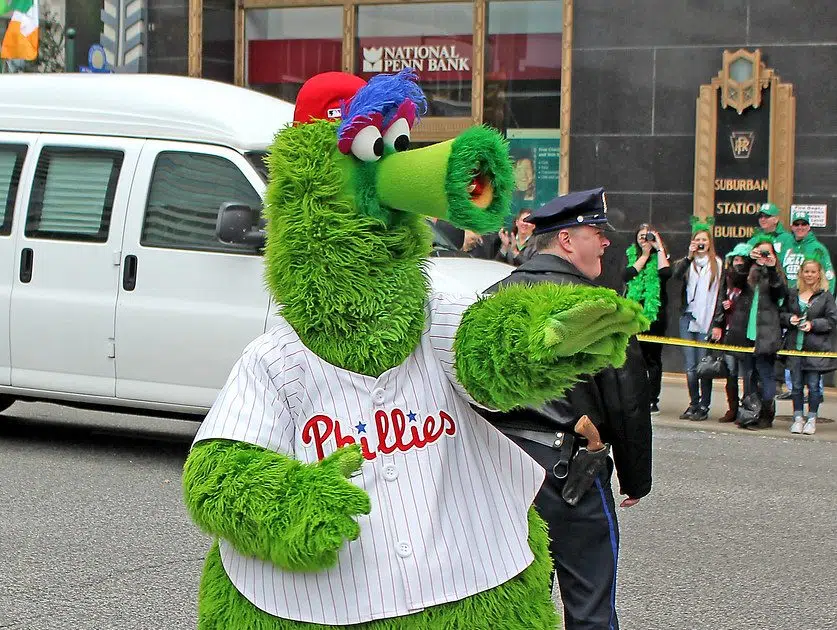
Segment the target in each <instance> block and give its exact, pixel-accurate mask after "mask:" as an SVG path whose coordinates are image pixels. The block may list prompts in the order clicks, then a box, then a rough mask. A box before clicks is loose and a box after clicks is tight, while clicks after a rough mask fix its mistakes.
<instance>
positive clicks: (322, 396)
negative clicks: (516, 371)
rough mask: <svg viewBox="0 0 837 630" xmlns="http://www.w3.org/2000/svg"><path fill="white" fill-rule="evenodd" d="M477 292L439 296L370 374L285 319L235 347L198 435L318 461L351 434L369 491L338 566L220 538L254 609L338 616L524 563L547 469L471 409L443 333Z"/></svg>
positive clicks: (461, 588)
mask: <svg viewBox="0 0 837 630" xmlns="http://www.w3.org/2000/svg"><path fill="white" fill-rule="evenodd" d="M475 299H476V297H474V298H453V297H450V296H435V297H434V298H433V299H432V300H431V301H430V304H429V307H428V318H427V324H426V326H425V330H424V332H423V335H422V338H421V343H420V345H419V347H418V348H416V350H415V351H414V352H413V354H412V355H410V357H409V358H408V359H407V360H406V361H405V362H404V363H403V364H402V365H400V366H398V367H395V368H393V369H391V370H388V371H387V372H384V373H383V374H381V376H380V377H378V378H373V377H368V376H363V375H360V374H355V373H352V372H349V371H347V370H343V369H340V368H337V367H335V366H333V365H330V364H329V363H327V362H326V361H323V360H322V359H320V358H318V357H317V356H316V355H315V354H314V353H312V352H311V351H310V350H308V349H307V348H306V347H305V346H304V345H303V344H302V342H301V341H300V339H299V337H298V336H297V334H296V333H295V332H294V329H293V328H292V327H291V326H290V325H289V324H288V323H287V322H285V321H284V320H280V323H279V324H278V325H277V326H276V327H275V328H274V329H273V330H271V331H270V332H268V333H266V334H265V335H263V336H261V337H260V338H258V339H257V340H256V341H254V342H253V343H252V344H250V346H248V348H247V349H246V350H245V351H244V354H243V356H242V357H241V359H240V360H239V361H238V363H237V364H236V366H235V367H234V368H233V370H232V373H231V375H230V377H229V379H228V381H227V384H226V385H225V386H224V389H223V390H222V392H221V393H220V395H219V397H218V399H217V401H216V403H215V404H214V406H213V407H212V409H211V411H210V412H209V415H208V416H207V417H206V419H205V420H204V422H203V424H202V425H201V427H200V429H199V431H198V434H197V436H196V437H195V441H196V442H197V441H199V440H206V439H211V438H225V439H231V440H238V441H242V442H248V443H251V444H256V445H259V446H262V447H264V448H267V449H272V450H274V451H278V452H280V453H284V454H287V455H289V456H292V457H295V458H296V459H298V460H300V461H303V462H316V461H317V460H319V459H322V458H323V457H326V456H328V455H329V454H330V453H332V452H334V450H335V449H337V448H338V447H339V446H345V445H347V444H350V443H359V444H360V445H361V447H362V451H363V455H364V464H363V466H362V468H361V473H362V474H359V475H357V476H355V477H353V478H351V480H350V481H351V482H352V483H355V484H357V485H359V486H360V487H362V488H363V489H364V490H365V491H366V492H368V493H369V496H370V499H371V503H372V511H371V513H370V514H369V515H368V516H360V517H359V518H358V522H359V524H360V532H361V534H360V537H359V538H358V539H357V540H355V541H351V542H347V543H346V544H345V545H344V547H343V548H342V549H341V551H340V553H339V557H338V562H337V565H336V566H334V567H333V568H331V569H329V570H324V571H319V572H308V573H303V572H290V571H283V570H282V569H279V568H278V567H276V566H274V565H273V564H271V563H269V562H263V561H261V560H259V559H256V558H253V557H245V556H243V555H241V554H239V553H238V552H237V551H236V550H235V549H234V548H233V547H232V545H231V544H230V543H229V542H228V541H225V540H222V541H221V558H222V561H223V565H224V568H225V570H226V572H227V574H228V575H229V577H230V579H231V581H232V582H233V584H234V585H235V586H236V588H237V589H238V590H239V591H240V592H241V593H243V594H244V596H245V597H246V598H247V599H248V600H250V601H251V602H252V603H253V604H254V605H256V606H257V607H258V608H260V609H262V610H264V611H267V612H268V613H270V614H272V615H275V616H278V617H283V618H288V619H294V620H298V621H306V622H313V623H321V624H329V625H345V624H353V623H360V622H365V621H371V620H373V619H380V618H385V617H396V616H400V615H406V614H410V613H414V612H417V611H419V610H422V609H423V608H425V607H427V606H433V605H436V604H441V603H444V602H449V601H454V600H458V599H462V598H464V597H467V596H469V595H473V594H475V593H478V592H481V591H484V590H487V589H490V588H493V587H495V586H497V585H499V584H502V583H503V582H505V581H507V580H509V579H510V578H512V577H514V576H515V575H517V574H518V573H520V572H521V571H522V570H523V569H525V568H526V567H527V566H528V565H529V564H530V563H531V562H532V560H533V556H532V553H531V551H530V549H529V545H528V541H527V536H528V526H527V516H526V514H527V510H528V508H529V506H530V505H531V504H532V501H533V499H534V496H535V493H536V492H537V490H538V488H539V487H540V485H541V483H542V482H543V479H544V471H543V469H542V468H541V467H540V466H539V465H538V464H537V463H536V462H535V461H534V460H532V459H531V458H529V456H528V455H526V454H525V453H524V452H523V451H522V450H520V449H519V448H518V447H517V446H516V445H515V444H514V443H512V442H511V441H509V440H508V439H506V438H505V437H504V436H503V435H502V434H500V433H499V432H498V431H497V430H496V429H494V428H493V427H491V425H489V424H488V423H487V422H486V421H485V420H483V419H482V418H481V417H480V416H479V415H477V414H476V413H474V412H473V410H472V409H471V408H470V407H469V404H468V403H469V402H472V401H471V399H470V397H468V395H467V394H466V393H465V390H464V388H462V386H461V385H460V384H459V383H458V382H457V381H456V377H455V374H454V357H453V349H452V346H453V337H454V334H455V332H456V329H457V326H458V325H459V322H460V320H461V318H462V314H463V312H464V311H465V309H466V308H467V307H468V306H469V305H470V304H472V303H473V302H474V301H475Z"/></svg>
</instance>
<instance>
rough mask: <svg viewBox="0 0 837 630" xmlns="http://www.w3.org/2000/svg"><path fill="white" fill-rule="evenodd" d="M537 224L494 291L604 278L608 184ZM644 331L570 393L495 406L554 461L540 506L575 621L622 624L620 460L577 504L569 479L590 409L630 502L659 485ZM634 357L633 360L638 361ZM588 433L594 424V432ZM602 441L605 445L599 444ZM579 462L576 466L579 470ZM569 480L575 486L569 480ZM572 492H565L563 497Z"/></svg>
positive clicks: (513, 434) (535, 217) (568, 621)
mask: <svg viewBox="0 0 837 630" xmlns="http://www.w3.org/2000/svg"><path fill="white" fill-rule="evenodd" d="M528 220H529V222H530V223H533V224H534V225H535V231H534V235H535V239H536V240H535V247H536V250H537V252H538V253H537V254H535V255H534V256H533V257H532V258H531V260H529V261H528V262H526V263H524V264H523V265H521V266H520V267H518V268H517V269H516V270H515V271H513V272H512V273H511V275H510V276H509V277H508V278H506V279H505V280H503V281H501V282H500V283H498V284H497V285H495V286H493V287H491V288H490V289H489V290H488V292H489V293H491V292H495V291H497V290H498V289H499V288H500V287H501V286H503V285H507V284H515V283H535V282H556V283H558V284H586V285H595V282H594V280H595V279H596V278H597V277H598V276H599V275H600V274H601V271H602V264H601V258H602V255H603V254H604V250H605V248H606V247H607V246H608V245H610V241H609V240H608V238H607V237H606V235H605V233H604V231H603V230H606V229H611V230H612V229H613V228H612V227H611V226H610V224H609V223H608V222H607V203H606V198H605V193H604V190H603V189H601V188H599V189H595V190H590V191H583V192H577V193H571V194H569V195H564V196H562V197H558V198H556V199H554V200H553V201H551V202H549V203H547V204H546V205H544V206H543V207H541V208H540V209H538V210H536V211H535V212H533V213H532V215H531V216H530V217H529V219H528ZM641 362H642V354H641V352H640V349H639V344H638V342H637V341H636V339H632V340H631V343H630V344H629V346H628V361H627V363H626V364H625V366H624V367H622V368H620V369H618V370H617V369H612V368H608V369H605V370H603V371H601V372H599V373H598V374H596V375H593V376H589V377H586V378H584V379H583V380H582V381H581V382H579V383H578V384H577V385H576V386H574V387H573V388H572V390H570V391H569V392H568V393H567V395H566V396H565V397H564V398H563V399H562V400H556V401H553V402H551V403H548V404H546V405H544V406H543V407H542V408H540V409H516V410H513V411H511V412H508V413H487V412H484V415H485V416H486V418H487V419H488V420H489V421H490V422H492V423H493V424H494V425H495V426H496V427H497V428H498V429H500V430H501V431H502V432H503V433H505V434H506V435H508V436H509V437H510V438H511V439H512V440H514V441H515V442H516V443H517V444H518V445H519V446H520V447H521V448H523V449H524V450H525V451H526V452H527V453H529V455H530V456H532V457H533V458H534V459H535V460H536V461H538V463H540V464H541V465H542V466H543V467H544V468H545V469H546V470H547V478H546V481H545V482H544V485H543V486H542V487H541V490H540V492H539V493H538V495H537V497H536V498H535V507H536V508H537V509H538V511H539V513H540V514H541V516H543V518H544V519H545V520H546V521H547V523H548V525H549V535H550V539H551V541H552V542H551V548H550V551H551V553H552V558H553V562H554V564H555V568H556V572H557V576H558V586H559V588H560V589H561V598H562V600H563V602H564V623H565V628H566V630H618V628H619V622H618V619H617V615H616V607H615V597H616V564H617V556H618V549H619V526H618V522H617V518H616V510H615V505H614V500H613V492H612V490H611V486H610V477H611V473H612V471H613V466H614V461H613V460H611V459H610V458H609V457H607V456H606V455H604V456H603V457H602V459H601V461H600V462H599V463H600V467H599V469H598V472H593V473H592V474H590V475H589V476H590V477H592V479H590V480H588V481H589V482H590V485H589V489H588V490H587V491H586V492H583V494H581V495H580V498H578V497H576V499H577V503H576V504H575V505H570V503H568V502H567V501H566V500H565V498H564V496H566V494H567V493H566V492H565V485H567V486H568V485H569V484H570V481H569V479H571V478H572V477H574V476H575V477H578V475H574V474H573V473H574V472H576V473H581V472H582V470H589V467H588V465H587V464H589V462H588V463H587V464H581V465H579V463H578V462H579V461H580V460H581V457H580V455H584V456H589V453H588V449H587V447H588V446H589V447H590V450H593V448H594V445H593V444H592V443H590V444H588V443H587V441H586V440H585V439H584V438H583V437H582V436H581V435H579V434H578V433H577V431H579V427H580V422H579V421H580V420H582V417H583V416H587V417H588V418H589V419H590V420H592V423H593V425H595V427H596V428H597V429H598V432H599V436H600V438H601V440H602V441H604V442H605V443H609V444H610V445H612V451H613V458H614V460H615V466H616V472H617V476H618V478H619V483H620V488H621V492H622V493H623V494H626V495H627V497H628V498H627V499H625V500H624V501H623V502H622V507H629V506H631V505H634V504H636V503H637V502H638V501H639V500H640V498H641V497H643V496H645V495H646V494H648V493H649V492H650V490H651V415H650V411H649V395H648V383H647V377H646V372H645V370H644V369H643V368H644V366H643V365H642V363H641ZM632 366H633V367H632ZM587 435H588V437H589V433H588V434H587ZM596 448H599V446H598V445H597V446H596ZM574 466H577V468H576V469H575V470H574ZM567 489H569V488H567ZM562 495H564V496H562Z"/></svg>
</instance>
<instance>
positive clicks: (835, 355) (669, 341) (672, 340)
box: [636, 335, 837, 359]
mask: <svg viewBox="0 0 837 630" xmlns="http://www.w3.org/2000/svg"><path fill="white" fill-rule="evenodd" d="M636 338H637V339H639V340H640V341H646V342H648V343H661V344H665V345H667V346H689V347H690V348H707V349H709V350H723V351H724V352H747V353H750V352H753V351H754V350H755V348H752V347H749V346H730V345H727V344H724V343H713V342H709V341H692V340H691V339H679V338H678V337H658V336H656V335H637V336H636ZM777 354H780V355H782V356H785V357H818V358H822V359H837V352H806V351H805V350H779V352H778V353H777Z"/></svg>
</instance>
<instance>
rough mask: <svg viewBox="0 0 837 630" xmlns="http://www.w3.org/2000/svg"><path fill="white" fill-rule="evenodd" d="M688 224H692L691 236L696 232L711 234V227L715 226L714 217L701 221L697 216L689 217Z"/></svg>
mask: <svg viewBox="0 0 837 630" xmlns="http://www.w3.org/2000/svg"><path fill="white" fill-rule="evenodd" d="M689 223H691V224H692V236H694V235H695V234H697V233H698V232H708V233H709V234H712V227H713V226H714V225H715V217H706V218H705V219H701V218H700V217H698V216H694V215H693V216H691V217H689Z"/></svg>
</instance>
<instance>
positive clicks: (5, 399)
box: [0, 394, 15, 413]
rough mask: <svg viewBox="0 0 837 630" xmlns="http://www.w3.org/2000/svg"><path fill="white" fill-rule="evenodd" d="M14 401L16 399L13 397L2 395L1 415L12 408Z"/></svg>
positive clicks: (0, 395) (0, 403)
mask: <svg viewBox="0 0 837 630" xmlns="http://www.w3.org/2000/svg"><path fill="white" fill-rule="evenodd" d="M14 401H15V399H14V398H13V397H12V396H8V395H6V394H0V413H2V412H4V411H6V409H8V408H9V407H11V406H12V403H13V402H14Z"/></svg>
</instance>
